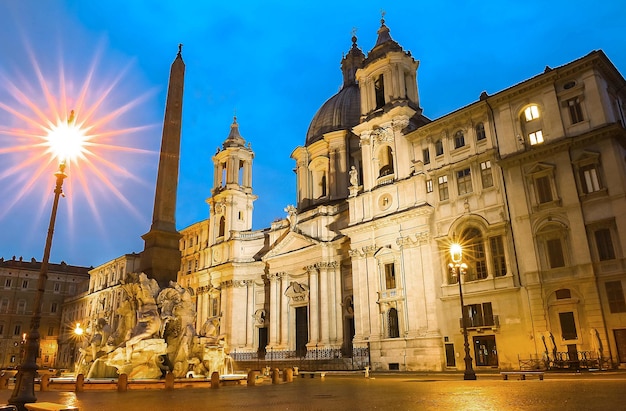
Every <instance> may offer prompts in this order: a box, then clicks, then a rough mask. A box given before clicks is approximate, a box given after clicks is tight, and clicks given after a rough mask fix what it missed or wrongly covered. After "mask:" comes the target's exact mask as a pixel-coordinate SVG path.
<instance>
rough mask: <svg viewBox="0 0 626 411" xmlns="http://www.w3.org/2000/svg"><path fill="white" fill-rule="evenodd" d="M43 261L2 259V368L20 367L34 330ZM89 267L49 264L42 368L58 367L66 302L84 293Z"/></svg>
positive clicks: (44, 308)
mask: <svg viewBox="0 0 626 411" xmlns="http://www.w3.org/2000/svg"><path fill="white" fill-rule="evenodd" d="M40 270H41V262H39V261H36V260H35V259H34V258H33V259H31V260H30V261H26V260H24V259H23V258H22V257H19V258H17V259H16V258H15V257H13V258H11V259H10V260H5V259H4V258H2V259H0V353H1V354H0V368H7V367H17V366H18V365H19V364H20V363H21V357H22V355H23V353H24V351H23V344H24V341H25V339H26V333H27V332H28V331H29V330H30V327H31V317H32V315H33V310H34V308H35V295H36V293H37V283H38V279H39V271H40ZM88 270H89V268H87V267H78V266H73V265H68V264H65V263H64V262H61V264H52V263H51V264H49V265H48V281H47V283H46V288H45V292H44V294H43V302H42V308H41V323H40V325H39V332H40V334H41V343H40V356H39V358H38V361H37V364H38V365H39V366H40V367H42V368H50V367H54V366H56V363H57V360H58V356H59V336H60V335H61V334H62V333H63V327H64V322H63V319H62V312H63V303H64V300H65V299H66V298H69V297H71V296H73V295H76V294H78V293H80V292H81V291H82V287H84V284H85V280H86V279H87V278H89V276H88V274H87V272H88Z"/></svg>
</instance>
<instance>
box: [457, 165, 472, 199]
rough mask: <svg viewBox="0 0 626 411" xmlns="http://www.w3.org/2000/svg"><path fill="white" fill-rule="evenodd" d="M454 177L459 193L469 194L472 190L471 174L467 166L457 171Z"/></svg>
mask: <svg viewBox="0 0 626 411" xmlns="http://www.w3.org/2000/svg"><path fill="white" fill-rule="evenodd" d="M456 179H457V185H458V187H459V195H463V194H469V193H471V192H472V175H471V173H470V169H469V168H466V169H463V170H460V171H457V172H456Z"/></svg>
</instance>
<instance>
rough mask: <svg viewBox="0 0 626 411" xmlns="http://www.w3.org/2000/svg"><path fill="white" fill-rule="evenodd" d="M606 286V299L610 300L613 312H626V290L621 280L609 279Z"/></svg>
mask: <svg viewBox="0 0 626 411" xmlns="http://www.w3.org/2000/svg"><path fill="white" fill-rule="evenodd" d="M604 287H605V288H606V299H607V300H608V302H609V309H610V310H611V312H612V313H623V312H626V301H624V290H623V289H622V282H621V281H607V282H606V283H604Z"/></svg>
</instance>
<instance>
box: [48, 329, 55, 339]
mask: <svg viewBox="0 0 626 411" xmlns="http://www.w3.org/2000/svg"><path fill="white" fill-rule="evenodd" d="M53 335H54V327H48V337H52V336H53Z"/></svg>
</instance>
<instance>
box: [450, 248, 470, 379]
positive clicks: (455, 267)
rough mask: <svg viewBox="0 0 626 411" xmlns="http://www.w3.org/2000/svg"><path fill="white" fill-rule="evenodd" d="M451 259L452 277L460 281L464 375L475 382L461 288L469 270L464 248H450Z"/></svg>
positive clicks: (464, 377)
mask: <svg viewBox="0 0 626 411" xmlns="http://www.w3.org/2000/svg"><path fill="white" fill-rule="evenodd" d="M450 258H451V259H452V262H451V263H450V264H449V265H448V267H449V268H450V270H451V271H452V275H454V276H456V277H457V278H458V281H459V299H460V300H461V322H462V325H463V342H464V346H465V358H464V360H465V372H464V373H463V379H464V380H475V379H476V373H475V372H474V368H473V367H472V357H471V356H470V348H469V341H468V338H467V313H466V310H465V305H464V304H463V288H462V286H461V277H462V276H463V274H465V271H466V270H467V264H465V263H463V262H461V261H462V260H463V248H462V247H461V245H460V244H459V243H453V244H452V245H451V246H450Z"/></svg>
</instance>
